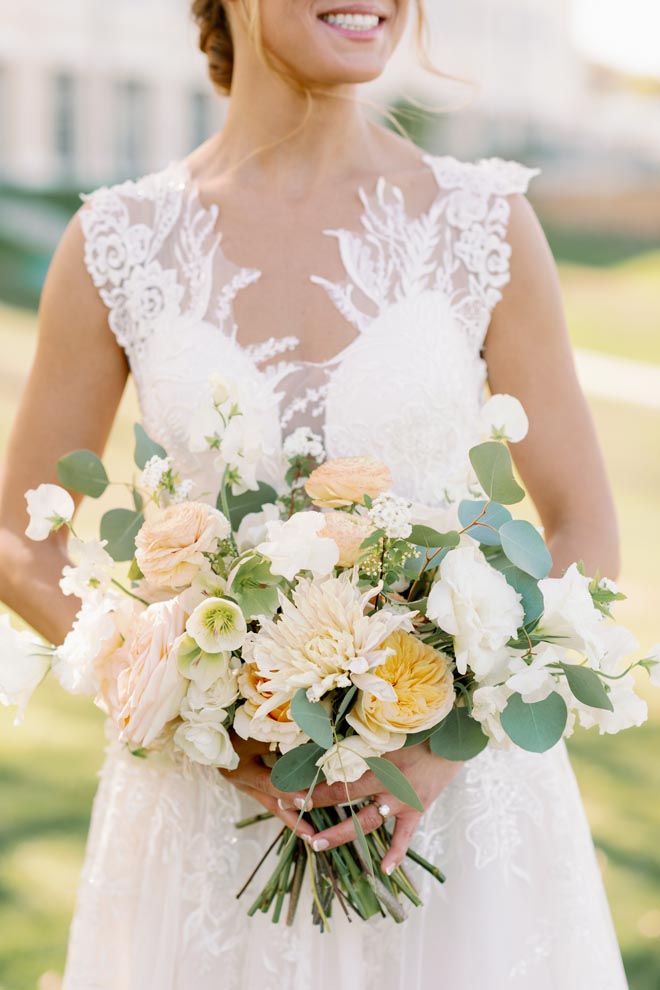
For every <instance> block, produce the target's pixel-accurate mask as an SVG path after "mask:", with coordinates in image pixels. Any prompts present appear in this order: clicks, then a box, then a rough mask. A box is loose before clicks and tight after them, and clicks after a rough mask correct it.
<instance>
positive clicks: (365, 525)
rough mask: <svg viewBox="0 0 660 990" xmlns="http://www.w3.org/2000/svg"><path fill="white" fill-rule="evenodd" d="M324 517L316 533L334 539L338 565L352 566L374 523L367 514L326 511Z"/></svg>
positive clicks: (360, 552)
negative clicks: (322, 524)
mask: <svg viewBox="0 0 660 990" xmlns="http://www.w3.org/2000/svg"><path fill="white" fill-rule="evenodd" d="M324 519H325V525H324V527H323V529H322V530H320V531H319V534H318V535H319V536H323V537H326V538H328V539H331V540H334V542H335V543H336V544H337V546H338V547H339V560H338V561H337V566H338V567H352V566H353V564H355V563H356V562H357V560H358V558H359V557H360V556H361V554H362V552H363V551H361V550H360V547H361V545H362V542H363V541H364V540H366V538H367V537H368V536H369V534H370V533H373V531H374V524H373V523H372V522H371V520H370V519H369V518H368V517H367V516H353V515H348V513H347V512H327V513H326V514H325V516H324Z"/></svg>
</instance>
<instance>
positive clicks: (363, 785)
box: [284, 771, 383, 808]
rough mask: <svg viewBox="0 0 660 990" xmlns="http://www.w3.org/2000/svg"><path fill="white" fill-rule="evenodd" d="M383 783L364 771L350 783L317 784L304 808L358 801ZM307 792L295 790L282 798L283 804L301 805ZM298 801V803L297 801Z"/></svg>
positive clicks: (325, 806) (324, 806) (290, 805)
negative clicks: (357, 778)
mask: <svg viewBox="0 0 660 990" xmlns="http://www.w3.org/2000/svg"><path fill="white" fill-rule="evenodd" d="M382 786H383V785H382V784H380V783H379V782H378V780H377V778H376V777H375V775H374V774H373V773H371V772H370V771H369V772H368V773H365V774H364V775H363V776H362V777H360V779H359V780H356V781H355V782H354V783H352V784H348V785H346V784H344V783H338V784H317V785H316V787H315V788H314V793H313V794H312V798H311V800H310V801H308V802H307V804H306V808H311V807H314V808H329V807H333V806H334V805H336V804H344V802H346V801H349V800H350V801H359V800H361V799H362V798H365V797H369V795H371V794H373V793H374V791H375V790H377V789H378V788H379V787H382ZM306 796H307V794H306V792H305V791H296V792H295V793H293V794H290V795H288V800H287V799H286V798H285V799H284V804H285V805H288V806H289V807H296V808H298V807H302V804H303V801H304V800H305V798H306ZM298 802H299V803H298Z"/></svg>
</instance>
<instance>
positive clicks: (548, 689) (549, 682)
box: [506, 643, 568, 703]
mask: <svg viewBox="0 0 660 990" xmlns="http://www.w3.org/2000/svg"><path fill="white" fill-rule="evenodd" d="M567 659H568V654H567V653H566V651H565V650H561V649H558V648H557V647H555V646H552V645H551V644H548V643H539V645H538V646H535V647H534V653H533V656H532V658H531V662H530V663H527V662H526V661H525V660H523V659H522V657H515V658H513V659H512V660H511V662H510V664H509V670H510V671H511V676H510V677H509V678H508V680H507V682H506V684H507V687H509V688H511V690H512V691H517V692H518V693H519V694H521V695H522V699H523V701H526V702H530V703H531V702H534V701H544V700H545V699H546V698H547V697H548V695H549V694H551V693H552V691H554V690H555V689H556V687H557V680H556V677H555V676H554V675H553V671H552V669H551V668H550V665H551V664H553V663H565V662H566V661H567ZM555 673H557V672H556V671H555Z"/></svg>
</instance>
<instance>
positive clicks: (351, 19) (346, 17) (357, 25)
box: [321, 14, 380, 31]
mask: <svg viewBox="0 0 660 990" xmlns="http://www.w3.org/2000/svg"><path fill="white" fill-rule="evenodd" d="M321 20H322V21H325V22H326V23H327V24H335V25H336V26H337V27H342V28H346V29H347V30H348V31H373V29H374V28H377V27H378V25H379V24H380V17H378V15H377V14H323V15H322V17H321Z"/></svg>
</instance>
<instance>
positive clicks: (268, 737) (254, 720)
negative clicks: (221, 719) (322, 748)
mask: <svg viewBox="0 0 660 990" xmlns="http://www.w3.org/2000/svg"><path fill="white" fill-rule="evenodd" d="M265 684H267V681H266V679H265V678H264V677H261V676H260V674H259V671H258V670H257V668H256V666H255V665H254V664H251V663H246V664H244V665H243V666H242V667H241V670H240V672H239V674H238V687H239V690H240V692H241V695H242V697H243V698H245V704H244V705H240V706H239V707H238V708H237V709H236V714H235V715H234V731H235V732H236V734H237V735H239V736H240V737H241V738H242V739H256V740H258V741H259V742H267V743H270V746H271V749H274V748H276V747H277V746H279V749H280V751H281V752H282V753H286V752H288V750H290V749H294V748H295V747H296V746H300V745H302V743H304V742H306V741H307V736H306V735H305V733H304V732H303V731H302V730H301V729H300V728H299V726H298V725H297V724H296V722H294V721H293V719H292V718H291V704H290V702H288V701H287V702H285V703H284V704H282V705H278V707H277V708H274V709H273V710H272V711H270V712H268V714H267V715H263V716H257V715H256V713H257V711H258V709H259V708H260V707H261V705H262V704H263V702H264V701H265V700H266V699H267V698H270V697H272V695H271V694H270V693H269V692H268V691H264V685H265Z"/></svg>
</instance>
